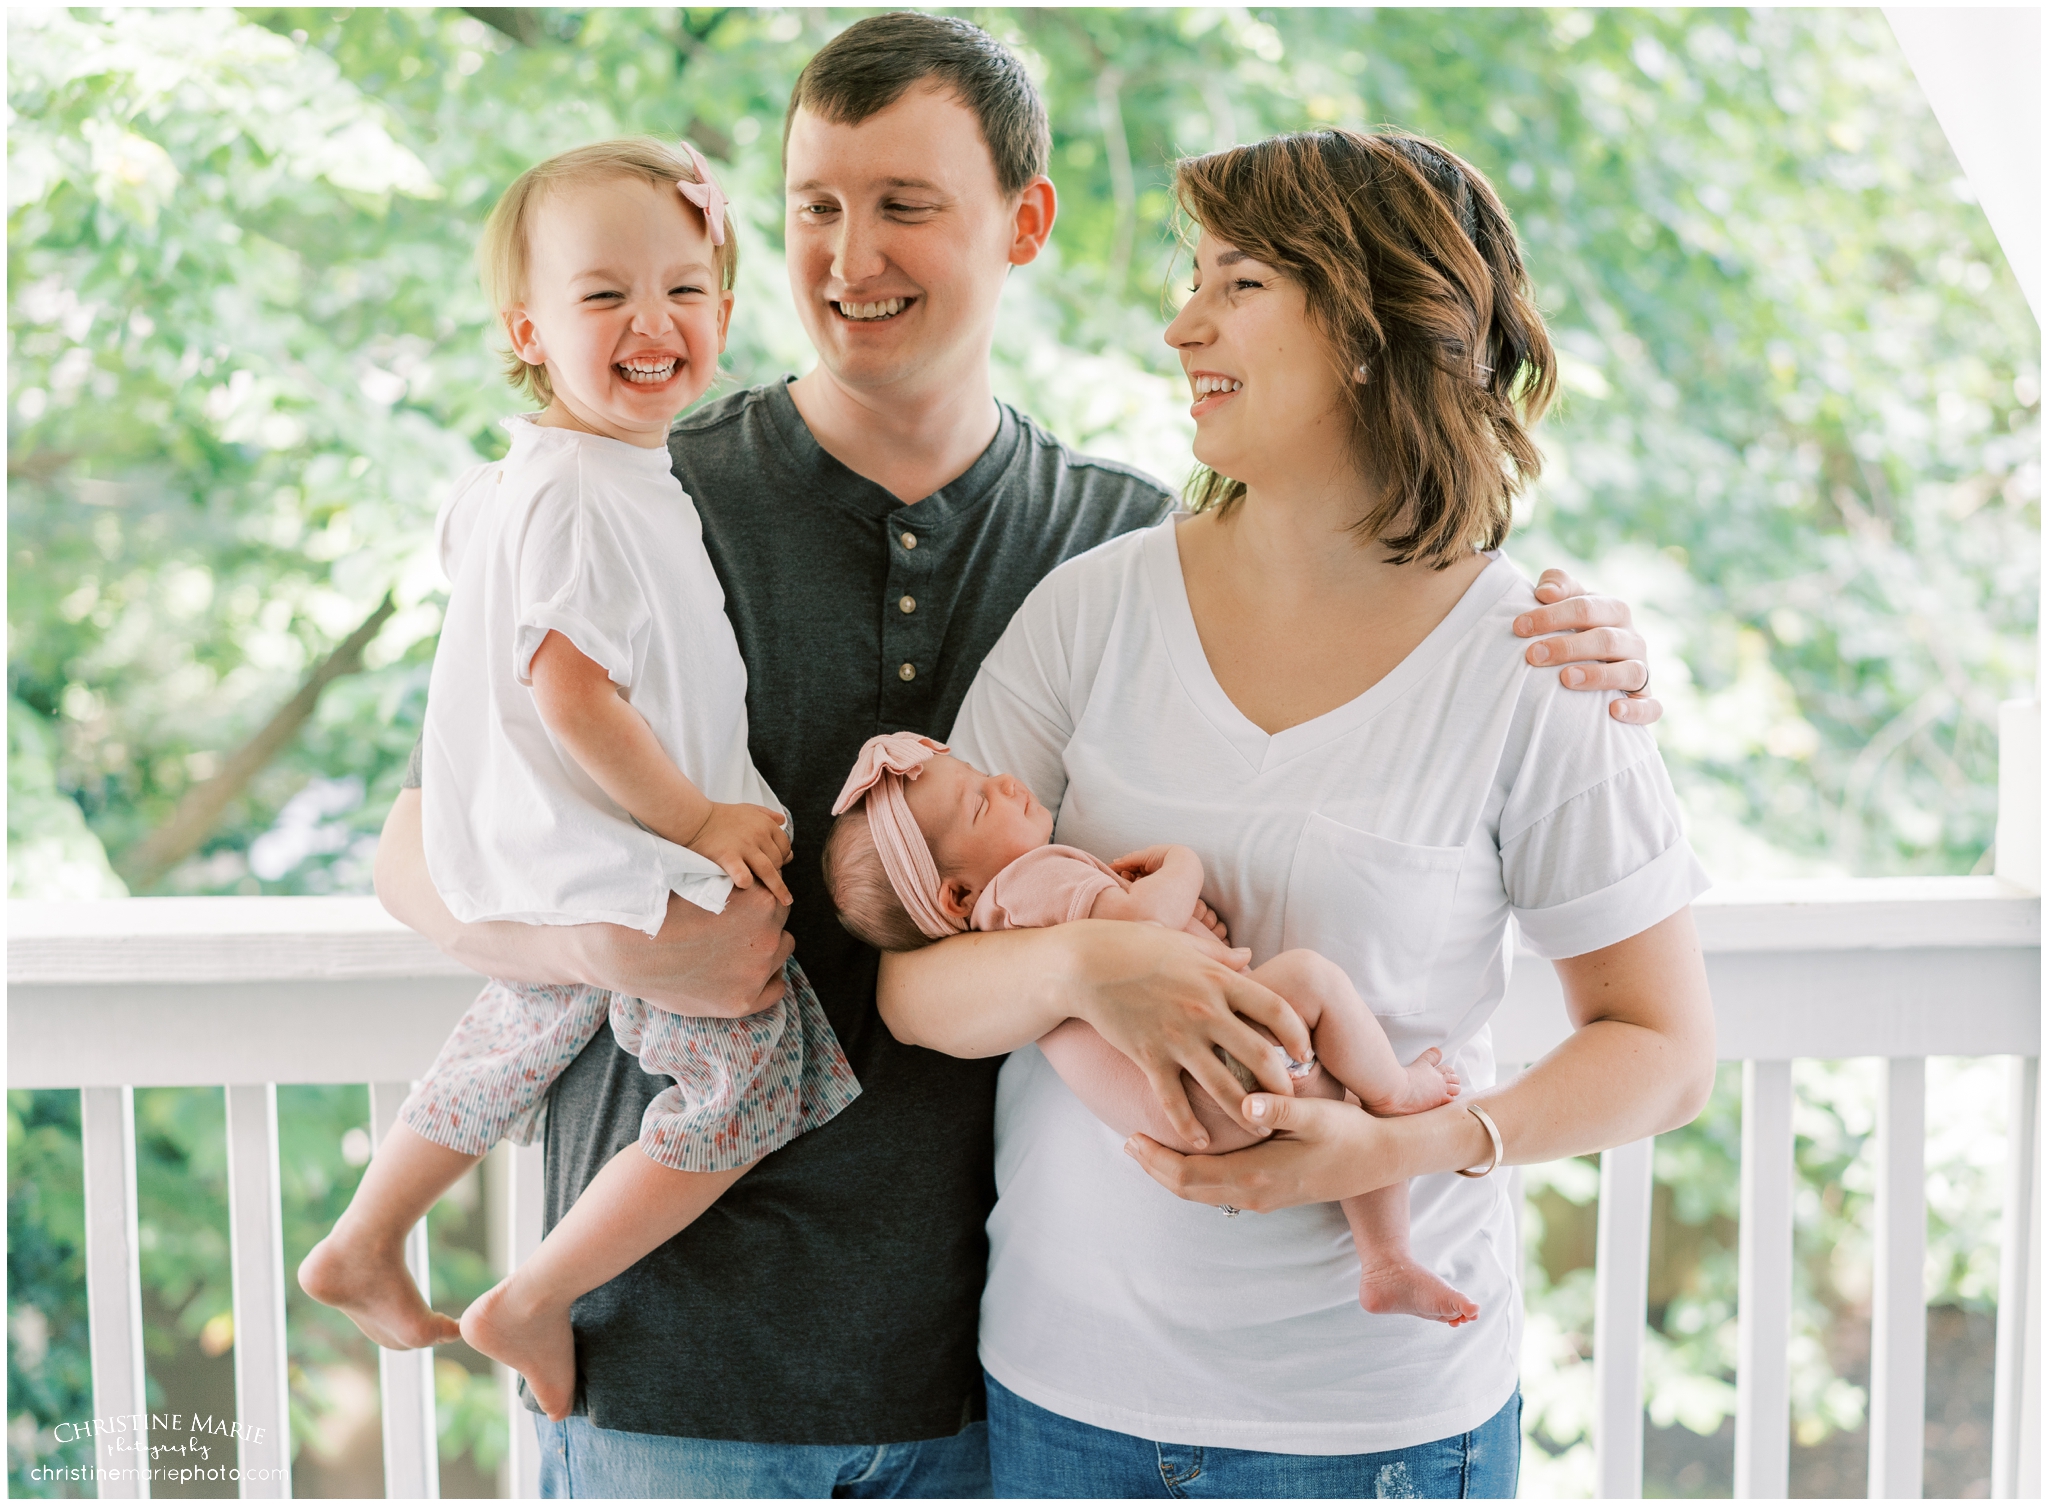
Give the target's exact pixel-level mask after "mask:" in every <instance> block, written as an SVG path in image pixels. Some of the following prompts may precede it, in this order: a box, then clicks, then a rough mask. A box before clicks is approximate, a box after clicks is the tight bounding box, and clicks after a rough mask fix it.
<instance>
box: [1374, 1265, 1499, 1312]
mask: <svg viewBox="0 0 2048 1506" xmlns="http://www.w3.org/2000/svg"><path fill="white" fill-rule="evenodd" d="M1358 1305H1359V1306H1360V1307H1362V1308H1364V1309H1365V1310H1366V1311H1367V1312H1369V1313H1406V1314H1407V1315H1408V1316H1409V1317H1411V1318H1429V1319H1432V1320H1433V1321H1435V1322H1438V1323H1448V1324H1450V1326H1451V1327H1453V1328H1456V1327H1457V1326H1458V1325H1459V1324H1461V1323H1470V1322H1471V1321H1472V1320H1473V1319H1474V1318H1476V1317H1478V1316H1479V1308H1478V1305H1477V1304H1476V1303H1474V1302H1473V1301H1471V1299H1469V1298H1468V1297H1466V1296H1465V1294H1464V1293H1463V1292H1460V1291H1459V1290H1457V1288H1455V1287H1453V1286H1451V1285H1449V1284H1448V1283H1446V1282H1444V1281H1441V1280H1439V1279H1438V1278H1437V1277H1436V1276H1435V1275H1434V1274H1433V1273H1432V1272H1430V1271H1429V1270H1427V1269H1425V1268H1424V1267H1422V1266H1419V1265H1417V1264H1416V1263H1415V1262H1414V1261H1412V1260H1408V1261H1396V1262H1392V1263H1389V1264H1387V1265H1382V1266H1369V1267H1367V1268H1366V1269H1365V1270H1364V1271H1362V1272H1360V1273H1359V1277H1358Z"/></svg>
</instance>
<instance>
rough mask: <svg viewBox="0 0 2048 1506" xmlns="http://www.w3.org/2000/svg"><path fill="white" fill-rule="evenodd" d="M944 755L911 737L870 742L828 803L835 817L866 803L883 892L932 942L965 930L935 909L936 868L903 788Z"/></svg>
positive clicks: (893, 734) (941, 747) (891, 736)
mask: <svg viewBox="0 0 2048 1506" xmlns="http://www.w3.org/2000/svg"><path fill="white" fill-rule="evenodd" d="M949 751H951V750H950V749H948V748H947V747H946V745H945V744H944V743H935V742H933V741H932V740H931V739H930V738H928V737H920V736H918V735H917V734H916V733H915V732H888V733H884V734H883V735H882V736H880V737H871V738H869V739H868V740H867V741H866V742H864V743H862V744H861V749H860V757H859V758H857V759H855V760H854V764H853V772H852V773H851V774H849V775H847V776H846V784H845V786H844V787H843V788H842V789H841V790H840V791H839V798H838V799H837V800H835V801H834V802H833V803H832V814H833V815H835V816H837V815H839V814H841V813H842V812H844V811H848V810H851V809H852V808H853V805H854V803H855V802H856V801H865V802H866V804H867V812H868V830H869V831H870V832H871V833H872V834H873V835H874V839H875V851H876V852H877V853H879V854H880V855H881V859H882V871H883V872H884V873H886V874H887V875H888V876H889V887H890V888H892V889H894V890H895V891H896V897H897V898H898V899H900V900H902V901H903V908H904V910H905V911H906V912H907V913H908V914H909V916H910V918H911V920H912V921H914V922H915V923H916V925H917V928H918V930H920V931H922V932H924V934H925V935H927V936H929V937H930V938H931V939H932V940H933V941H940V940H943V939H944V938H946V937H948V936H951V935H953V934H954V933H955V932H956V931H964V930H966V929H967V922H966V921H964V920H962V919H960V918H959V917H958V916H956V915H949V914H948V913H947V912H946V909H945V907H944V906H943V905H941V904H940V903H939V865H938V864H937V863H936V862H934V861H933V860H932V849H931V844H930V843H929V842H927V841H925V839H924V832H923V831H922V830H921V829H919V827H918V824H917V818H916V817H914V816H912V815H911V813H910V802H909V801H908V800H906V799H905V798H904V797H903V786H904V784H905V783H906V782H907V781H909V780H912V779H915V778H917V776H918V775H920V774H922V773H923V772H924V766H925V765H926V764H928V763H930V762H931V761H932V760H933V759H934V758H937V757H938V756H939V755H940V754H941V753H945V752H949Z"/></svg>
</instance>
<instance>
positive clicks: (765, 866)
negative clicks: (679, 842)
mask: <svg viewBox="0 0 2048 1506" xmlns="http://www.w3.org/2000/svg"><path fill="white" fill-rule="evenodd" d="M683 845H684V846H685V847H687V848H689V849H690V851H692V852H694V853H696V854H697V855H698V856H699V857H706V858H709V859H711V861H712V862H714V863H716V864H717V865H718V866H719V867H721V868H723V869H724V870H725V871H726V874H727V876H728V877H730V878H731V879H732V882H733V887H734V888H736V889H749V888H752V887H753V883H754V880H755V878H756V877H758V878H759V879H760V880H761V882H762V883H763V884H766V885H767V886H768V892H769V893H770V894H772V895H774V896H775V897H776V898H777V899H779V900H781V901H782V902H783V903H784V904H785V905H786V904H788V903H790V897H789V886H788V885H786V884H784V883H783V882H782V865H783V864H784V863H787V862H788V861H789V854H790V847H789V833H788V832H786V831H784V830H783V829H782V817H781V816H779V815H777V814H776V813H775V812H774V811H771V810H770V809H768V807H767V806H765V805H719V804H717V803H715V802H714V803H713V804H712V807H711V814H710V815H708V816H706V817H705V818H704V824H703V825H702V826H700V827H698V828H697V832H696V835H694V836H693V837H691V838H690V840H689V841H687V842H685V843H684V844H683Z"/></svg>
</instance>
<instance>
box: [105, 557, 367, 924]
mask: <svg viewBox="0 0 2048 1506" xmlns="http://www.w3.org/2000/svg"><path fill="white" fill-rule="evenodd" d="M396 608H397V603H396V602H395V601H393V599H392V596H391V593H390V592H388V591H387V592H385V593H384V599H383V600H382V601H381V602H379V603H378V604H377V610H376V611H374V612H372V613H371V614H370V615H369V616H368V617H366V618H364V619H363V623H362V625H361V626H360V627H358V628H357V629H356V630H355V631H354V632H353V633H350V634H349V635H348V637H347V638H345V639H344V640H343V641H342V643H341V645H340V646H339V647H338V648H336V649H335V650H334V652H333V653H331V654H329V655H328V656H327V657H326V658H325V659H323V660H321V661H320V663H319V664H318V665H317V666H316V667H315V668H314V670H313V672H312V673H311V674H309V675H307V676H306V678H305V681H304V683H302V684H301V685H300V686H299V689H298V693H297V694H295V695H294V696H293V697H292V698H291V699H290V700H289V701H286V702H285V703H284V705H282V706H280V707H279V708H278V710H277V714H276V715H275V716H273V717H271V719H270V720H269V721H268V722H266V723H264V725H263V728H262V730H261V731H259V732H258V733H257V734H256V735H255V736H254V737H252V738H250V739H249V740H248V741H247V742H245V743H243V744H242V746H241V747H239V748H237V749H235V751H234V752H233V753H231V754H229V755H228V761H227V762H226V764H224V765H223V766H222V767H221V771H220V772H219V773H218V774H215V775H214V776H213V777H212V778H211V779H206V780H202V781H201V782H200V783H198V784H195V785H193V786H192V787H191V788H190V789H188V790H187V791H185V793H184V796H183V797H182V798H181V799H180V800H179V801H178V805H177V809H175V810H173V811H172V812H171V816H170V819H169V820H168V821H166V822H164V824H163V825H161V826H159V827H158V828H157V829H156V830H154V831H152V832H151V833H150V834H149V835H148V836H146V837H144V838H143V839H142V840H141V841H139V842H137V843H136V844H135V845H134V846H133V847H130V848H128V849H127V850H126V851H124V852H123V853H122V854H121V856H120V859H119V860H118V861H117V862H116V863H115V865H114V867H115V869H116V871H117V872H119V873H120V875H121V877H122V878H123V879H125V880H127V883H128V888H129V890H130V891H131V892H141V891H142V890H145V889H149V888H151V887H153V886H154V885H155V884H156V882H157V880H158V879H160V878H162V877H163V876H164V875H165V874H166V873H169V872H170V871H171V869H173V868H174V867H176V866H177V865H178V864H179V863H180V862H182V861H184V859H185V858H187V857H188V856H190V855H191V853H192V851H193V850H194V849H195V848H197V847H198V846H199V844H200V843H201V842H203V841H205V840H206V834H207V833H208V832H210V831H212V830H213V827H214V823H215V822H217V821H219V820H220V818H221V813H222V812H223V811H225V810H226V809H227V808H228V806H229V804H230V803H231V802H233V801H234V799H235V798H236V797H237V796H238V795H240V794H241V793H242V792H243V791H244V790H245V789H247V788H248V787H249V782H250V781H251V780H252V779H254V778H255V777H256V776H257V775H258V774H259V773H261V772H262V771H263V768H264V766H265V765H267V764H268V763H269V762H270V761H271V759H273V758H275V757H276V756H277V755H278V754H279V753H280V752H282V751H283V750H284V747H285V745H286V744H287V743H289V742H290V741H291V740H292V738H293V737H294V736H296V735H297V733H298V730H299V728H300V727H301V726H303V725H304V724H305V722H306V719H307V718H308V717H310V716H312V714H313V708H314V707H315V706H317V705H318V704H319V703H320V692H321V691H323V690H325V689H326V688H327V687H328V685H329V684H330V683H331V682H333V681H335V680H338V679H340V678H341V677H342V676H344V675H352V674H354V673H355V672H356V671H357V670H359V669H361V668H362V667H363V650H364V649H366V648H368V647H369V646H370V640H371V639H373V638H375V637H376V636H377V633H378V631H379V630H380V629H381V628H382V627H383V626H384V623H385V621H386V620H387V619H388V618H389V617H390V616H391V614H392V612H393V611H395V610H396Z"/></svg>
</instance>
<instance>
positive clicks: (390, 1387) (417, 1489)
mask: <svg viewBox="0 0 2048 1506" xmlns="http://www.w3.org/2000/svg"><path fill="white" fill-rule="evenodd" d="M410 1091H412V1089H411V1085H410V1084H408V1083H402V1082H373V1083H371V1084H370V1136H371V1140H372V1143H373V1144H381V1143H383V1139H384V1136H385V1135H386V1134H388V1133H389V1132H390V1130H391V1126H392V1125H393V1124H395V1123H397V1122H398V1109H399V1105H400V1104H402V1103H404V1102H405V1096H406V1094H407V1093H409V1092H410ZM405 1264H406V1267H407V1269H409V1270H410V1271H411V1272H412V1279H413V1280H414V1281H416V1282H418V1283H419V1288H420V1295H421V1296H422V1297H424V1298H426V1299H427V1301H428V1302H430V1303H431V1302H432V1301H433V1300H434V1294H433V1288H432V1286H431V1285H430V1283H429V1281H428V1270H427V1221H426V1220H425V1219H421V1220H420V1221H419V1222H418V1223H417V1224H415V1225H413V1228H412V1232H411V1233H410V1234H408V1235H406V1237H405ZM377 1379H378V1381H379V1382H380V1384H381V1386H382V1389H383V1401H384V1494H385V1496H386V1497H387V1498H389V1499H391V1500H394V1501H396V1500H431V1499H433V1498H435V1497H438V1496H439V1495H440V1494H441V1455H440V1450H439V1447H438V1437H437V1432H438V1430H437V1428H436V1426H435V1418H434V1351H433V1350H431V1349H379V1350H378V1351H377Z"/></svg>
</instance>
